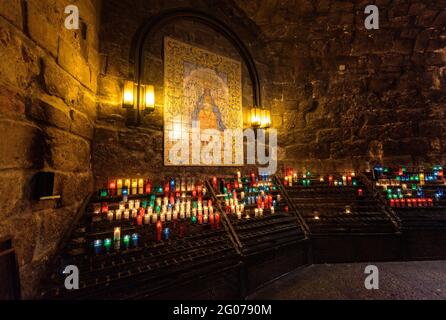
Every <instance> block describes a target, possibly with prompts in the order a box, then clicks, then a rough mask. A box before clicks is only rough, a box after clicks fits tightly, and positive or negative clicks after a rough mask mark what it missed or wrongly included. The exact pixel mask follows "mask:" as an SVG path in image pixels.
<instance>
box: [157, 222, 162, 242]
mask: <svg viewBox="0 0 446 320" xmlns="http://www.w3.org/2000/svg"><path fill="white" fill-rule="evenodd" d="M162 231H163V224H162V222H161V221H160V220H158V222H157V223H156V241H158V242H160V241H161V233H162Z"/></svg>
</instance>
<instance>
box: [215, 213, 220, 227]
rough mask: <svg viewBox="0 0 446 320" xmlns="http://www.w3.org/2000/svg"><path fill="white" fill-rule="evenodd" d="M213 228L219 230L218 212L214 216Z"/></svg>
mask: <svg viewBox="0 0 446 320" xmlns="http://www.w3.org/2000/svg"><path fill="white" fill-rule="evenodd" d="M215 227H216V228H217V229H220V214H219V213H218V212H217V213H216V214H215Z"/></svg>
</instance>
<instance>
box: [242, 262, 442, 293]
mask: <svg viewBox="0 0 446 320" xmlns="http://www.w3.org/2000/svg"><path fill="white" fill-rule="evenodd" d="M370 264H373V265H376V266H377V267H378V270H379V289H378V290H367V289H365V286H364V280H365V278H366V277H367V275H366V274H365V273H364V269H365V267H366V266H367V265H369V264H368V263H352V264H325V265H312V266H309V267H305V268H303V269H300V270H297V271H294V272H292V273H290V274H288V275H286V276H284V277H282V278H281V279H279V280H277V281H275V282H273V283H271V284H269V285H268V286H266V287H264V288H262V289H261V290H259V291H257V292H256V293H255V294H253V295H251V296H250V297H249V299H283V300H292V299H297V300H298V299H317V300H319V299H330V300H331V299H335V300H338V299H370V300H373V299H377V300H387V299H399V300H405V299H417V300H418V299H446V261H418V262H387V263H370Z"/></svg>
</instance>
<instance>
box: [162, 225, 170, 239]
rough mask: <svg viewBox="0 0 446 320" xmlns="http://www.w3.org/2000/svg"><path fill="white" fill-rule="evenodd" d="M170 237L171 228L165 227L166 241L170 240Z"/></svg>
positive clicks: (164, 236) (164, 235)
mask: <svg viewBox="0 0 446 320" xmlns="http://www.w3.org/2000/svg"><path fill="white" fill-rule="evenodd" d="M169 237H170V229H169V228H164V231H163V238H164V240H165V241H167V240H169Z"/></svg>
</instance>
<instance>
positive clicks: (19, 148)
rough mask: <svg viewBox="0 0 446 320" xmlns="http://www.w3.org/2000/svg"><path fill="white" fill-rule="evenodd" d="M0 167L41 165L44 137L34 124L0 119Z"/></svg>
mask: <svg viewBox="0 0 446 320" xmlns="http://www.w3.org/2000/svg"><path fill="white" fill-rule="evenodd" d="M0 132H2V138H1V139H0V154H1V157H0V168H1V169H15V168H35V169H39V168H42V166H43V152H44V150H45V139H44V134H43V132H42V131H41V130H40V129H39V128H37V127H36V126H33V125H30V124H28V123H25V122H16V121H10V120H0Z"/></svg>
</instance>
